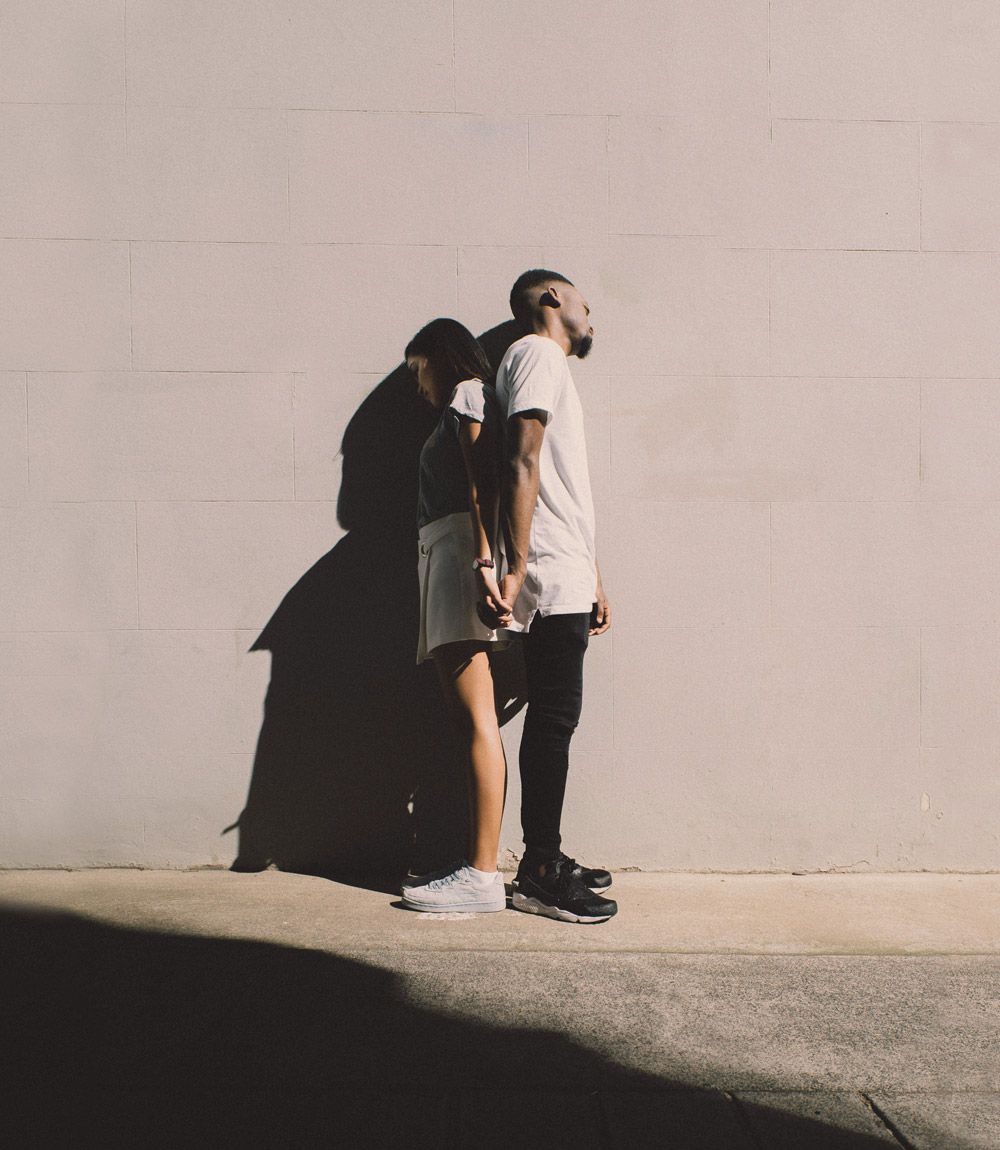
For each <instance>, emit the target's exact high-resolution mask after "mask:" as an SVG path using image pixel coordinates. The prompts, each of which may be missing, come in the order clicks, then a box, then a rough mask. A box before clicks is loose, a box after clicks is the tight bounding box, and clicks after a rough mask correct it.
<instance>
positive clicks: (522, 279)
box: [510, 268, 573, 327]
mask: <svg viewBox="0 0 1000 1150" xmlns="http://www.w3.org/2000/svg"><path fill="white" fill-rule="evenodd" d="M547 283H561V284H569V285H570V287H572V286H573V284H572V281H571V280H568V279H567V278H566V277H565V276H561V275H560V274H559V273H558V272H550V271H546V269H545V268H532V269H531V271H529V272H524V274H523V275H519V276H518V277H517V282H516V283H515V284H514V286H513V287H512V288H511V289H510V310H511V312H512V313H513V315H514V318H515V319H516V320H517V322H518V323H519V324H520V325H521V326H522V327H530V326H531V317H532V312H533V310H534V308H533V306H532V301H531V291H532V289H533V288H537V287H542V286H543V285H544V284H547Z"/></svg>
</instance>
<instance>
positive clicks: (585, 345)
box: [576, 335, 594, 359]
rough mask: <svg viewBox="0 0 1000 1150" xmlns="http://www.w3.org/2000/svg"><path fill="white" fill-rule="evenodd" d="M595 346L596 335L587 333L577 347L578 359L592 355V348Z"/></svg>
mask: <svg viewBox="0 0 1000 1150" xmlns="http://www.w3.org/2000/svg"><path fill="white" fill-rule="evenodd" d="M593 346H594V337H593V336H592V335H585V336H584V337H583V339H581V340H580V342H579V344H578V345H577V349H576V358H577V359H586V358H587V356H588V355H590V349H591V348H592V347H593Z"/></svg>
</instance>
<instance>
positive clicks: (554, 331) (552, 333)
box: [532, 325, 573, 358]
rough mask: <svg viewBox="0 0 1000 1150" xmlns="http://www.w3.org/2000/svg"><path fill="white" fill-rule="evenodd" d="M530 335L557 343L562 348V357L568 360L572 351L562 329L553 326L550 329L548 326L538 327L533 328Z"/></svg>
mask: <svg viewBox="0 0 1000 1150" xmlns="http://www.w3.org/2000/svg"><path fill="white" fill-rule="evenodd" d="M532 334H533V335H540V336H544V337H545V339H550V340H552V342H553V343H557V344H558V345H559V346H560V347H561V348H562V351H563V355H565V356H566V357H567V358H569V355H570V353H571V352H572V350H573V344H572V342H571V341H570V338H569V336H568V335H567V334H566V332H565V331H564V330H563V329H562V327H558V328H556V327H554V326H552V327H550V326H548V325H546V326H544V327H542V326H539V327H536V328H535V330H534V331H533V332H532Z"/></svg>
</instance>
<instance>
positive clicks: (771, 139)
mask: <svg viewBox="0 0 1000 1150" xmlns="http://www.w3.org/2000/svg"><path fill="white" fill-rule="evenodd" d="M774 141H775V121H774V118H772V117H771V0H768V144H769V145H770V144H774Z"/></svg>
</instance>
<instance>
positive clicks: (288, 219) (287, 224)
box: [285, 110, 292, 242]
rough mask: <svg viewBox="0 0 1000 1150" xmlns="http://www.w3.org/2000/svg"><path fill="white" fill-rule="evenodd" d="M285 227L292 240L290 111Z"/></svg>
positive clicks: (286, 125) (287, 142)
mask: <svg viewBox="0 0 1000 1150" xmlns="http://www.w3.org/2000/svg"><path fill="white" fill-rule="evenodd" d="M285 227H286V228H287V230H288V239H289V242H290V241H291V238H292V157H291V148H290V147H289V141H288V111H287V110H286V111H285Z"/></svg>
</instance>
